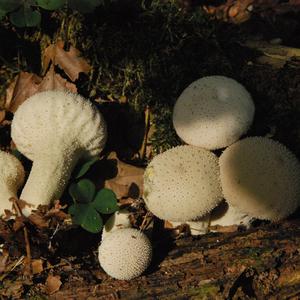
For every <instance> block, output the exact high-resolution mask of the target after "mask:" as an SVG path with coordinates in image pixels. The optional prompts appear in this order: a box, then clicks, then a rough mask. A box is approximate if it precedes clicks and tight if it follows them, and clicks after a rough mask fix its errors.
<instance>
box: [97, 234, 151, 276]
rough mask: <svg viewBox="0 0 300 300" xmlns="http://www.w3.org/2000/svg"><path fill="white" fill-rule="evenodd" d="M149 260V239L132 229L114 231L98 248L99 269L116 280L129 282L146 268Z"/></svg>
mask: <svg viewBox="0 0 300 300" xmlns="http://www.w3.org/2000/svg"><path fill="white" fill-rule="evenodd" d="M151 258H152V247H151V243H150V241H149V239H148V238H147V236H146V235H145V234H144V233H142V232H140V231H139V230H137V229H133V228H125V229H119V230H115V231H114V232H112V233H110V234H109V235H108V236H107V237H106V238H105V239H104V240H103V241H102V243H101V245H100V246H99V262H100V265H101V267H102V268H103V270H104V271H105V272H106V273H107V274H108V275H110V276H111V277H114V278H116V279H121V280H130V279H133V278H135V277H138V276H140V275H141V274H142V273H143V272H144V271H145V270H146V269H147V268H148V266H149V264H150V262H151Z"/></svg>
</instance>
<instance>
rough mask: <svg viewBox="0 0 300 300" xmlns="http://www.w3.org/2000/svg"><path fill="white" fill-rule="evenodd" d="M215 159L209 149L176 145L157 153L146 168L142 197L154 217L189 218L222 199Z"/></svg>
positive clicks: (208, 209) (183, 220) (199, 214)
mask: <svg viewBox="0 0 300 300" xmlns="http://www.w3.org/2000/svg"><path fill="white" fill-rule="evenodd" d="M219 176H220V172H219V166H218V158H217V157H216V156H215V155H214V154H213V153H211V152H210V151H208V150H205V149H202V148H197V147H194V146H188V145H185V146H178V147H175V148H172V149H170V150H168V151H166V152H164V153H162V154H159V155H157V156H156V157H154V159H153V160H152V161H151V162H150V164H149V165H148V167H147V168H146V171H145V175H144V199H145V203H146V205H147V207H148V209H149V210H150V211H151V212H152V213H153V214H154V215H156V216H157V217H159V218H161V219H164V220H169V221H180V222H185V221H191V220H193V219H195V218H197V217H201V216H203V215H205V214H206V213H208V212H209V211H211V210H212V209H213V208H214V207H215V206H216V205H217V204H218V203H219V202H220V201H221V199H222V191H221V184H220V178H219Z"/></svg>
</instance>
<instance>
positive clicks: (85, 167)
mask: <svg viewBox="0 0 300 300" xmlns="http://www.w3.org/2000/svg"><path fill="white" fill-rule="evenodd" d="M98 160H99V158H97V157H95V158H93V159H91V160H89V161H87V162H86V163H85V164H83V165H82V166H81V168H80V170H79V172H78V173H77V175H76V177H75V178H76V179H78V178H80V177H82V176H83V175H84V174H86V172H87V171H88V170H89V169H90V167H91V166H92V165H93V164H94V163H95V162H97V161H98Z"/></svg>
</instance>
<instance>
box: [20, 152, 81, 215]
mask: <svg viewBox="0 0 300 300" xmlns="http://www.w3.org/2000/svg"><path fill="white" fill-rule="evenodd" d="M52 148H54V147H52ZM72 148H74V146H73V147H72V146H69V147H68V146H66V147H64V148H62V147H61V146H60V147H55V149H53V150H51V151H50V153H51V156H49V157H47V156H43V158H40V157H39V156H37V157H36V159H34V161H33V164H32V168H31V172H30V175H29V177H28V180H27V182H26V184H25V187H24V188H23V191H22V193H21V196H20V198H21V199H22V200H24V201H26V202H27V203H29V204H30V208H29V207H26V208H24V209H23V214H24V215H29V214H30V212H31V210H32V209H36V208H37V206H38V205H48V204H49V203H50V202H51V201H53V200H56V199H59V198H60V196H61V195H62V193H63V191H64V189H65V187H66V185H67V183H68V181H69V179H70V176H71V173H72V170H73V169H74V167H75V165H76V164H77V162H78V160H79V158H80V154H79V152H80V151H78V150H75V151H74V150H73V149H72ZM46 158H47V159H46ZM31 205H32V206H31Z"/></svg>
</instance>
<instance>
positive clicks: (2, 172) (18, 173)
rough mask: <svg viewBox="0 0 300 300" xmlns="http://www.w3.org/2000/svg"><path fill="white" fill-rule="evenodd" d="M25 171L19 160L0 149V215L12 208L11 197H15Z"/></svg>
mask: <svg viewBox="0 0 300 300" xmlns="http://www.w3.org/2000/svg"><path fill="white" fill-rule="evenodd" d="M24 177H25V172H24V168H23V166H22V164H21V162H20V161H19V160H18V159H17V158H16V157H14V156H13V155H11V154H9V153H6V152H4V151H0V215H1V214H2V213H4V210H5V209H8V210H9V209H11V208H12V202H10V201H9V199H10V198H11V197H16V194H17V191H18V189H19V188H20V187H21V185H22V184H23V182H24Z"/></svg>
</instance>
